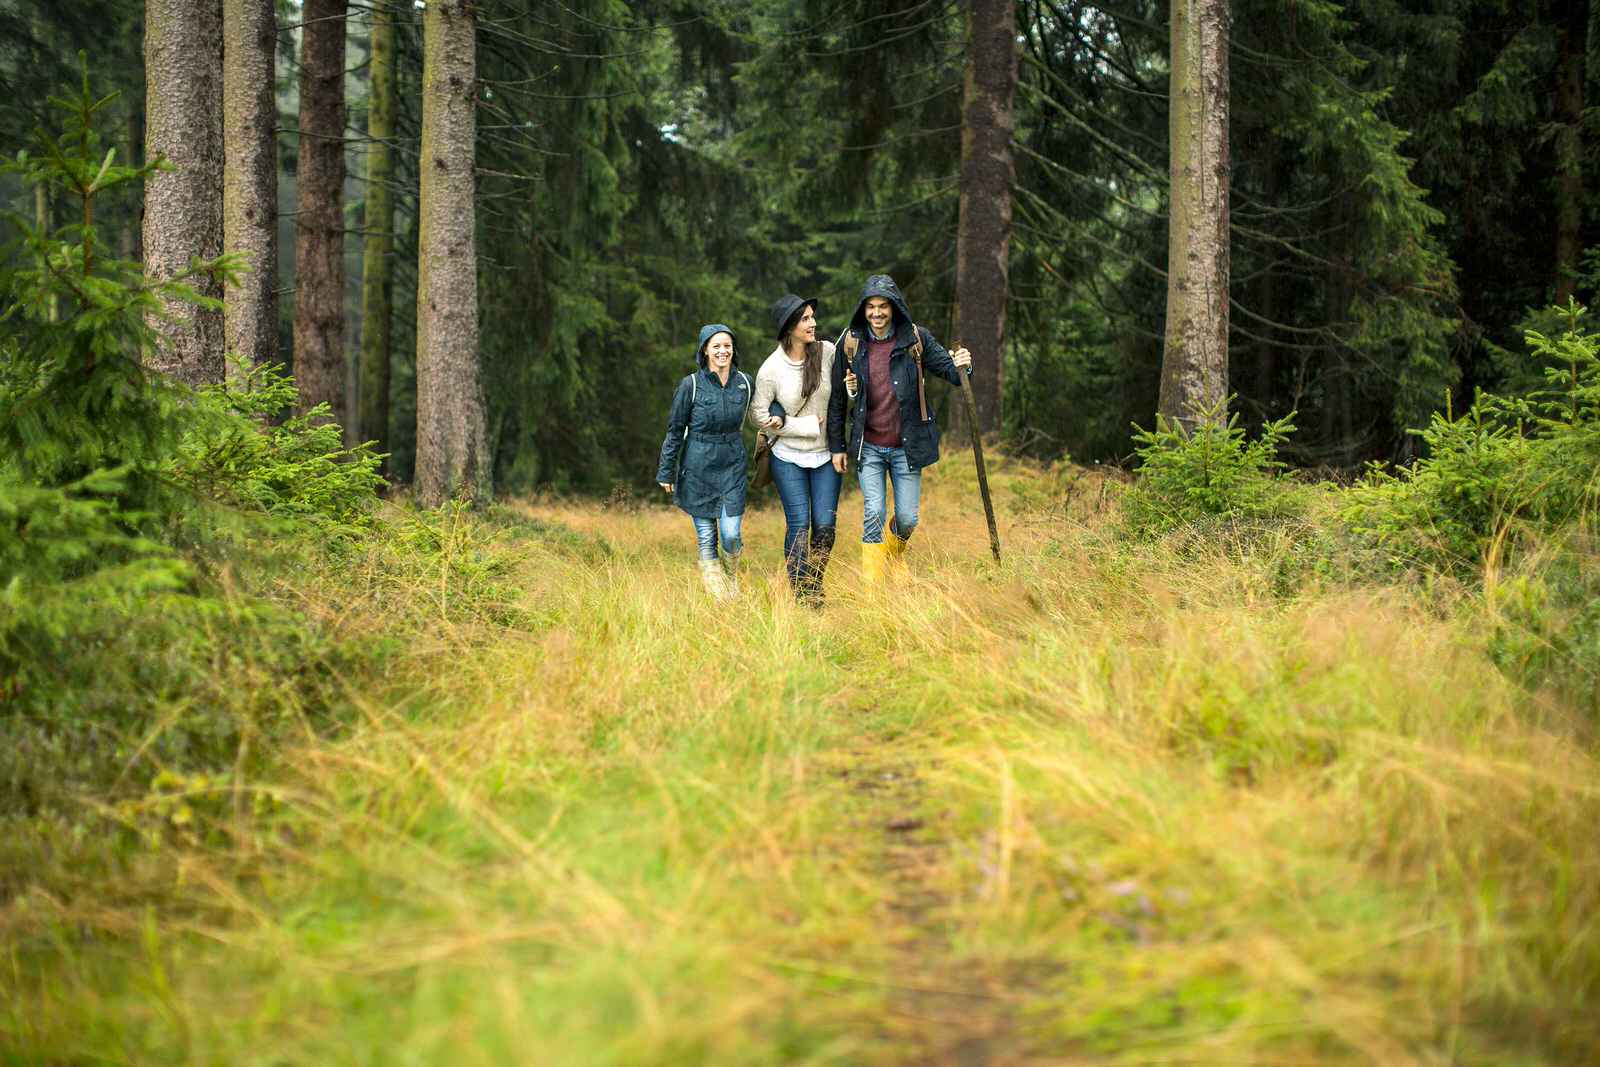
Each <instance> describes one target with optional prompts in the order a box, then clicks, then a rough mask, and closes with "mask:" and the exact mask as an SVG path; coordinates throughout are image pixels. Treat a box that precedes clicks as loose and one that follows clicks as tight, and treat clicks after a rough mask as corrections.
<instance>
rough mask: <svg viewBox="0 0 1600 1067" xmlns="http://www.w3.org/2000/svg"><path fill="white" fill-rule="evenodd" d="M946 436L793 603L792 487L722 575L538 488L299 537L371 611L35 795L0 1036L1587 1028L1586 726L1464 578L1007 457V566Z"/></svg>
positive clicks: (1041, 1045) (682, 1053) (1521, 1046)
mask: <svg viewBox="0 0 1600 1067" xmlns="http://www.w3.org/2000/svg"><path fill="white" fill-rule="evenodd" d="M971 481H972V471H971V467H970V463H966V464H965V465H963V463H962V461H961V459H960V458H956V459H947V460H946V462H945V463H944V464H942V465H941V466H940V467H939V468H937V469H936V470H935V471H934V472H933V473H932V474H931V475H930V476H929V479H928V482H927V486H926V491H925V505H924V520H925V521H924V524H923V528H922V529H921V530H920V531H919V532H918V534H917V538H916V540H915V541H914V542H913V549H912V554H911V559H912V563H913V567H914V570H915V579H914V581H913V583H912V584H911V585H909V586H907V587H904V588H900V589H896V590H893V591H891V592H890V593H888V594H886V595H884V596H881V597H867V596H862V595H860V594H859V593H858V592H857V591H856V590H855V588H854V584H855V581H856V571H855V561H854V559H853V555H854V551H853V550H854V545H853V543H851V539H850V538H849V537H847V536H846V537H842V538H841V542H842V543H841V546H840V548H841V551H840V554H839V556H840V562H839V564H838V565H837V566H836V567H835V569H834V571H833V572H832V573H831V574H830V583H829V584H830V594H831V595H830V602H829V606H828V608H827V610H826V611H825V612H824V613H822V614H820V615H819V614H813V613H810V612H807V611H804V610H801V609H797V608H795V607H793V606H791V605H790V604H789V603H788V602H787V599H786V596H785V595H784V591H783V589H782V587H781V579H780V578H779V577H778V574H779V558H778V557H779V541H780V538H781V518H780V517H779V515H778V514H777V513H776V511H775V510H774V509H772V508H770V507H769V508H766V509H764V510H761V511H758V512H756V513H755V514H754V515H752V516H751V518H750V519H749V520H747V532H746V541H747V544H748V545H749V546H750V552H749V562H750V566H749V569H748V571H747V575H746V583H745V591H744V593H743V594H742V595H741V597H740V598H739V599H738V600H737V601H736V602H735V603H734V604H733V605H731V606H723V605H717V604H713V603H712V602H710V601H708V600H707V599H706V598H705V597H704V596H703V594H701V593H700V592H699V590H698V588H697V584H696V583H697V576H696V574H695V572H694V566H693V563H692V548H693V546H692V539H691V537H690V533H689V528H688V523H687V520H685V519H683V518H682V517H681V516H680V515H678V514H677V513H676V512H669V511H667V510H665V509H659V508H645V509H641V510H637V511H628V510H618V509H602V508H600V507H598V506H595V505H591V504H567V503H561V502H549V501H546V502H534V503H521V504H513V505H508V506H506V507H503V508H501V509H499V510H497V511H496V512H495V513H492V514H491V515H490V516H488V517H486V518H484V517H479V518H474V517H471V516H465V515H463V516H460V517H458V518H456V519H453V520H448V521H443V522H437V523H421V522H418V521H416V520H413V519H410V518H408V517H407V516H406V514H405V513H404V512H401V511H398V510H396V511H394V512H393V513H390V514H388V515H387V516H386V518H385V521H384V527H383V529H384V532H383V534H382V535H381V536H380V537H379V538H377V539H375V540H374V541H373V543H371V544H370V545H368V546H367V547H366V548H365V549H363V550H361V551H362V552H364V553H365V554H364V555H361V554H360V553H358V557H359V558H355V559H345V560H343V561H341V562H339V563H338V564H337V565H336V566H335V565H327V566H321V567H320V569H316V568H314V569H312V570H310V571H307V572H304V573H301V574H299V575H297V576H295V577H293V578H289V579H282V578H280V579H279V582H280V584H279V585H278V586H277V587H276V590H277V591H276V594H275V595H277V596H280V597H282V598H285V599H290V600H294V601H295V602H296V603H298V604H299V606H300V610H301V611H303V613H304V615H305V617H306V619H307V620H308V625H309V626H313V627H314V628H315V629H316V630H317V632H318V633H319V634H322V635H323V637H324V639H326V640H328V641H331V642H335V643H337V644H341V645H342V646H348V647H356V648H361V649H368V650H371V649H374V648H381V649H382V650H383V651H382V654H381V655H369V656H367V657H365V658H362V657H353V658H351V659H349V660H348V661H342V662H345V667H344V668H343V673H342V674H339V675H338V678H337V681H338V683H339V684H340V686H341V687H342V688H340V689H339V691H338V692H339V694H340V695H339V698H338V699H339V701H340V702H342V703H341V706H340V707H339V709H338V713H337V715H335V716H333V720H334V721H335V722H336V723H338V724H339V725H338V727H337V728H334V729H318V730H315V731H308V730H304V729H294V730H286V731H280V732H279V733H277V734H275V735H273V739H272V740H270V741H269V740H268V739H266V738H263V739H262V740H261V742H260V744H261V745H262V746H263V747H264V748H266V749H268V751H266V752H264V753H260V754H258V757H257V758H255V759H253V760H252V761H251V762H250V764H249V766H250V768H251V770H250V773H249V775H247V776H246V778H247V780H244V781H241V780H240V777H239V775H237V774H232V775H230V774H225V773H224V774H219V775H218V778H219V779H220V780H221V781H223V782H224V783H225V784H226V788H225V789H220V790H219V789H213V790H211V792H209V793H206V792H204V791H202V794H203V795H197V796H195V797H194V798H193V803H192V804H191V805H190V810H191V813H192V814H191V817H190V818H191V821H189V822H186V823H185V824H183V825H181V826H180V825H175V824H174V823H173V819H172V811H173V803H174V802H173V801H171V800H167V801H165V802H164V803H165V807H161V806H160V804H158V801H159V799H160V798H156V799H152V800H148V801H147V802H146V803H145V805H144V807H142V808H137V812H136V814H135V815H129V814H128V810H132V809H127V810H124V811H123V812H122V815H121V818H122V820H123V822H124V823H126V822H127V821H128V819H130V818H133V819H135V820H136V821H137V820H143V821H142V822H138V823H137V824H138V825H140V826H144V827H147V828H148V827H152V826H153V827H154V828H155V832H153V833H147V834H145V835H143V836H141V835H139V834H130V833H126V832H122V831H118V830H115V829H114V828H113V827H114V826H115V825H117V823H116V820H109V821H108V820H107V819H105V818H102V817H101V816H98V815H96V814H94V811H95V809H94V808H93V806H92V805H91V806H89V807H86V808H85V810H84V812H83V813H82V814H81V815H80V816H79V817H78V822H79V825H80V826H82V827H86V828H87V829H84V830H81V831H80V832H79V834H78V836H77V837H76V838H74V837H73V836H72V835H71V834H70V833H68V832H66V831H63V830H61V829H59V827H61V826H62V825H64V824H63V823H62V822H60V821H49V822H47V821H44V820H42V819H41V820H36V821H35V822H33V823H15V824H13V825H14V826H16V827H17V833H16V834H15V835H13V839H12V842H11V843H10V844H8V845H7V846H5V852H4V854H5V855H6V856H7V857H8V863H9V864H11V865H13V867H14V868H15V869H14V870H13V871H12V872H11V873H10V874H8V876H7V884H9V885H12V886H14V887H15V891H14V893H13V894H12V895H11V896H10V898H9V899H8V900H6V901H5V902H4V903H3V904H0V932H3V933H0V937H3V938H4V944H5V947H6V956H5V958H4V959H3V960H0V1062H5V1063H52V1064H69V1063H71V1064H79V1063H82V1064H88V1063H149V1064H155V1063H162V1064H166V1063H205V1064H224V1063H225V1064H262V1065H266V1064H273V1065H290V1064H327V1063H362V1064H365V1063H373V1064H376V1063H384V1064H393V1063H406V1064H409V1063H415V1064H435V1063H439V1064H444V1063H449V1064H452V1065H454V1064H509V1063H517V1064H522V1063H538V1064H616V1065H624V1064H626V1065H637V1064H699V1063H718V1064H768V1063H794V1064H879V1063H884V1064H888V1063H1105V1064H1112V1063H1116V1064H1135V1063H1157V1062H1159V1063H1164V1064H1173V1063H1187V1064H1224V1063H1225V1064H1236V1063H1238V1064H1243V1063H1260V1064H1268V1063H1271V1064H1277V1063H1282V1064H1288V1063H1296V1064H1305V1063H1315V1064H1370V1063H1384V1064H1419V1065H1420V1064H1446V1063H1461V1064H1485V1065H1488V1064H1496V1065H1499V1064H1530V1065H1532V1064H1548V1065H1552V1067H1554V1065H1564V1064H1574V1063H1580V1062H1589V1061H1592V1060H1594V1059H1595V1058H1597V1057H1600V1022H1597V1021H1596V1019H1597V1018H1600V1012H1597V1011H1596V1010H1595V1009H1596V993H1597V991H1600V834H1597V833H1596V832H1595V827H1596V826H1597V825H1600V775H1597V774H1596V763H1595V759H1594V743H1593V734H1592V725H1591V724H1590V723H1589V722H1588V721H1587V720H1586V719H1585V718H1584V717H1583V714H1582V713H1581V711H1580V710H1578V709H1573V708H1568V707H1567V706H1566V705H1564V704H1563V703H1562V702H1561V698H1560V697H1559V696H1558V695H1556V694H1555V693H1554V692H1552V691H1548V690H1539V691H1530V690H1528V689H1525V688H1519V687H1518V686H1517V685H1515V684H1513V682H1512V681H1509V680H1508V679H1507V678H1506V677H1505V676H1504V675H1502V674H1501V673H1500V672H1499V671H1498V670H1496V668H1495V666H1494V665H1493V663H1492V662H1491V661H1490V659H1489V657H1488V655H1487V654H1486V651H1485V650H1486V648H1487V647H1488V644H1489V642H1490V640H1491V638H1492V636H1493V632H1494V626H1495V625H1496V620H1495V619H1494V618H1492V617H1491V616H1490V613H1489V612H1488V611H1487V610H1486V609H1485V608H1484V607H1483V603H1482V598H1481V597H1480V596H1478V595H1476V594H1474V593H1472V592H1471V591H1470V590H1465V589H1459V588H1456V587H1453V586H1450V587H1446V586H1443V585H1437V584H1436V585H1435V586H1434V587H1432V588H1424V587H1421V586H1418V587H1410V586H1405V587H1401V586H1377V585H1360V584H1355V583H1352V582H1348V581H1340V582H1335V581H1333V580H1331V579H1326V580H1321V581H1317V580H1312V579H1310V578H1307V579H1305V580H1295V581H1286V580H1285V577H1284V575H1285V568H1286V566H1288V564H1286V554H1287V553H1289V552H1290V551H1292V543H1291V542H1290V541H1289V540H1287V539H1286V540H1284V541H1282V542H1275V541H1272V540H1270V539H1265V540H1261V541H1259V542H1257V543H1256V547H1255V548H1253V549H1252V550H1250V551H1241V550H1239V548H1238V546H1237V545H1226V544H1218V545H1215V546H1210V545H1208V544H1207V543H1206V542H1204V541H1195V540H1194V539H1190V540H1187V541H1182V542H1171V543H1163V544H1155V545H1150V546H1145V547H1140V548H1129V547H1127V546H1124V545H1119V544H1118V543H1117V542H1116V541H1115V539H1114V538H1113V537H1112V535H1111V531H1112V530H1113V529H1114V527H1115V515H1114V513H1113V512H1114V499H1113V498H1112V497H1111V496H1110V495H1107V494H1103V493H1100V492H1098V491H1097V488H1098V487H1095V488H1090V489H1085V488H1083V487H1082V486H1081V484H1080V483H1079V482H1078V481H1070V482H1069V481H1064V480H1063V479H1062V478H1061V476H1060V474H1059V472H1057V473H1055V474H1054V475H1051V474H1040V473H1038V472H1033V471H1029V470H1027V469H1024V468H1022V467H1015V466H1009V465H1005V466H1003V467H1002V468H1001V469H1000V470H998V471H996V473H995V476H994V481H995V482H996V489H997V498H998V499H1000V500H1001V501H1003V502H1006V503H1005V504H1004V510H1003V514H1002V520H1003V521H1002V530H1001V532H1002V538H1003V539H1004V542H1005V550H1006V560H1005V563H1004V565H1003V566H1000V567H995V566H994V565H993V564H992V563H990V562H989V561H988V559H987V535H986V532H985V530H984V526H983V519H982V514H981V512H980V511H978V510H977V509H976V507H975V497H974V495H973V493H972V491H971ZM1063 493H1065V494H1066V495H1065V497H1064V496H1063ZM858 508H859V498H858V497H857V496H855V495H854V494H853V493H852V494H850V495H847V497H846V499H845V500H844V502H843V503H842V507H841V513H842V518H843V520H844V521H842V522H841V528H842V530H845V531H847V530H849V529H850V523H851V522H853V521H854V519H855V516H856V515H857V514H858V511H857V509H858ZM218 770H219V771H226V770H227V769H226V768H219V769H218ZM241 797H250V798H254V797H270V798H271V800H270V802H258V801H255V800H253V799H252V800H250V801H249V802H245V801H243V800H241V799H240V798H241Z"/></svg>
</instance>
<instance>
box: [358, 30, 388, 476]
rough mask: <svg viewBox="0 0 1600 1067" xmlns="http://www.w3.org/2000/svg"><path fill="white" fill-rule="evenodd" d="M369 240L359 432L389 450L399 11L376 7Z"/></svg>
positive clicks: (365, 252) (363, 298)
mask: <svg viewBox="0 0 1600 1067" xmlns="http://www.w3.org/2000/svg"><path fill="white" fill-rule="evenodd" d="M367 101H368V102H367V137H368V144H367V197H366V213H365V214H366V217H365V219H364V220H363V222H362V226H363V229H365V230H366V244H365V248H364V250H363V253H362V266H361V376H360V385H359V387H358V390H357V395H358V396H359V397H360V400H361V417H360V418H359V419H358V420H357V425H358V427H359V433H358V435H357V436H358V437H360V438H361V439H362V440H367V441H375V442H377V447H378V451H379V452H387V451H388V450H389V324H390V320H391V318H392V317H393V313H394V308H393V304H392V300H393V292H394V282H393V275H392V273H391V271H390V255H391V252H392V250H393V248H394V236H393V233H392V230H393V228H394V198H393V197H392V196H391V194H390V191H389V183H390V182H391V181H392V180H393V171H394V168H393V166H392V165H391V161H390V157H389V142H390V140H391V139H392V138H393V137H394V104H395V99H394V15H393V14H392V13H391V12H389V11H386V10H383V9H381V8H373V11H372V86H371V89H370V91H369V93H368V97H367Z"/></svg>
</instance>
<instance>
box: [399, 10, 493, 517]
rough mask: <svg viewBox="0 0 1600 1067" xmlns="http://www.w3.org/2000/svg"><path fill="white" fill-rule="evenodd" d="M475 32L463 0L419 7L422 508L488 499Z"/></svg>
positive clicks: (419, 452)
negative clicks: (476, 202) (476, 198)
mask: <svg viewBox="0 0 1600 1067" xmlns="http://www.w3.org/2000/svg"><path fill="white" fill-rule="evenodd" d="M475 29H476V27H475V20H474V5H473V3H472V2H471V0H433V2H432V3H430V4H428V6H427V8H426V9H425V10H424V12H423V16H422V41H423V46H422V47H423V60H422V151H421V161H420V166H421V169H422V180H421V197H420V204H419V212H420V230H419V236H418V242H417V480H416V487H417V501H418V503H420V504H422V505H423V506H424V507H433V506H436V505H438V504H440V503H443V502H444V501H445V500H447V499H449V498H451V497H453V496H456V495H459V494H466V495H468V496H470V497H472V498H473V499H474V500H484V499H486V498H487V497H488V495H489V478H490V469H489V456H488V454H487V452H486V451H485V441H484V437H485V433H484V417H483V390H482V387H481V386H480V385H479V381H478V265H477V242H476V240H475V235H474V225H475V219H474V215H473V210H474V208H473V192H474V188H473V187H474V180H473V179H474V175H473V168H474V162H475V155H474V147H475V145H474V140H475V137H476V132H477V115H476V107H477V104H476V82H477V53H476V41H475V39H474V32H475Z"/></svg>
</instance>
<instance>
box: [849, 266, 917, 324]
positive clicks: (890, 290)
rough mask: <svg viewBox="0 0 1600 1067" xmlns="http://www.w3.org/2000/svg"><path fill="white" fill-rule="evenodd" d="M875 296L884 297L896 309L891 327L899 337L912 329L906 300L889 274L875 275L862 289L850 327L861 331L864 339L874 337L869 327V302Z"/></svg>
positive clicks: (851, 317)
mask: <svg viewBox="0 0 1600 1067" xmlns="http://www.w3.org/2000/svg"><path fill="white" fill-rule="evenodd" d="M875 296H881V297H883V298H884V299H885V300H887V301H889V304H890V306H892V307H893V308H894V319H893V321H892V322H891V323H890V325H891V326H892V327H893V328H894V331H895V334H896V335H897V336H898V335H900V334H903V333H904V332H905V331H907V330H909V329H910V328H911V311H910V309H908V308H907V307H906V298H905V297H904V296H902V295H900V287H899V286H898V285H896V284H895V283H894V279H893V278H891V277H889V276H888V275H887V274H874V275H872V276H871V277H869V278H868V279H867V284H865V285H863V286H862V287H861V302H860V303H858V304H857V305H856V310H855V313H854V314H853V315H851V316H850V325H851V327H852V328H853V329H855V330H857V331H859V332H860V333H861V335H862V336H863V337H871V336H872V331H871V329H869V328H868V326H867V301H868V300H870V299H871V298H872V297H875Z"/></svg>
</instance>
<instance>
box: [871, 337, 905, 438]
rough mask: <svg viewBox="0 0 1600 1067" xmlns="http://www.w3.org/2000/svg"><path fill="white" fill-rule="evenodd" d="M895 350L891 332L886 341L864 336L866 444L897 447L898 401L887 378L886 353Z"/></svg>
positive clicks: (887, 362) (887, 360) (898, 432)
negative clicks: (865, 359)
mask: <svg viewBox="0 0 1600 1067" xmlns="http://www.w3.org/2000/svg"><path fill="white" fill-rule="evenodd" d="M893 354H894V335H893V334H890V335H889V339H888V340H887V341H878V340H874V339H873V338H872V336H871V335H870V334H869V335H868V337H867V384H868V386H869V388H868V389H867V397H866V400H867V428H866V438H867V443H868V444H873V445H878V446H879V447H881V448H899V447H900V401H899V399H898V398H897V397H896V396H895V393H894V382H893V381H892V380H891V379H890V378H889V357H890V356H891V355H893Z"/></svg>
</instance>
